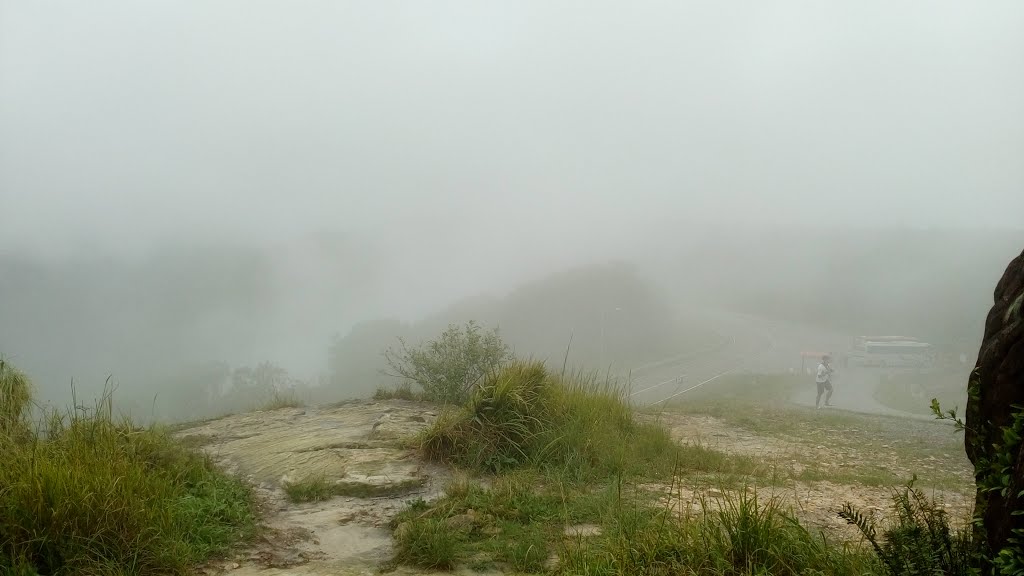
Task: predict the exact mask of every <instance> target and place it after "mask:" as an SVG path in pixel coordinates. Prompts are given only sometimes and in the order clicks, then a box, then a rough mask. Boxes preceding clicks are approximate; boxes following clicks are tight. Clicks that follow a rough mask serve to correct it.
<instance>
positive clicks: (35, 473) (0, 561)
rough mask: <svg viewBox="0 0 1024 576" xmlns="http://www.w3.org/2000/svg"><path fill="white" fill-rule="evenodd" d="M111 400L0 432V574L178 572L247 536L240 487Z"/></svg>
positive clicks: (250, 523) (247, 504)
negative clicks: (18, 432)
mask: <svg viewBox="0 0 1024 576" xmlns="http://www.w3.org/2000/svg"><path fill="white" fill-rule="evenodd" d="M5 369H6V368H5ZM9 374H10V373H7V374H5V376H4V378H5V389H4V391H5V393H6V392H7V391H8V388H7V386H9V384H8V383H9V382H11V381H12V380H11V379H10V376H9ZM5 398H8V396H6V395H5ZM19 398H24V396H19ZM111 406H112V403H111V399H110V396H109V394H108V395H105V396H104V398H103V399H101V400H100V401H99V402H97V404H96V406H95V408H94V409H90V410H85V409H83V408H78V407H76V408H74V409H72V410H70V411H69V412H68V413H59V412H56V411H51V412H50V413H49V414H48V415H47V417H46V418H45V419H44V421H43V422H42V423H41V425H40V428H39V429H38V431H36V432H34V433H30V434H28V435H23V436H20V437H18V436H12V435H10V434H0V444H2V446H0V448H2V450H0V452H2V453H3V456H4V462H3V466H2V467H0V573H15V574H19V573H20V574H185V573H188V572H189V570H190V569H191V568H192V567H193V566H194V565H195V563H197V562H201V561H203V560H204V559H206V558H207V557H209V556H210V555H212V554H215V553H218V552H221V551H224V550H225V549H226V548H227V547H228V546H229V545H231V544H233V543H234V542H236V541H238V540H239V539H242V538H245V537H247V536H248V535H250V534H251V533H252V532H253V530H254V526H255V520H254V506H253V503H252V498H251V494H250V492H249V489H248V488H247V487H246V486H245V485H243V484H242V483H241V482H239V481H237V480H235V479H232V478H229V477H227V476H225V475H223V474H221V473H220V472H218V471H217V470H215V469H214V467H213V465H212V464H211V462H210V461H209V460H208V459H206V458H205V457H203V456H200V455H199V454H197V453H195V452H193V451H191V450H189V449H188V448H186V447H185V446H183V445H182V444H181V443H179V442H177V441H176V440H174V439H173V438H172V437H170V436H169V435H168V434H167V433H165V432H164V431H162V430H160V429H155V428H150V429H143V428H139V427H137V426H135V425H133V424H132V422H130V421H129V420H127V419H125V420H116V419H115V418H114V417H113V414H112V408H111ZM4 410H5V413H8V414H9V413H10V410H11V409H10V404H5V406H4Z"/></svg>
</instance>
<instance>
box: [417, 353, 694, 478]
mask: <svg viewBox="0 0 1024 576" xmlns="http://www.w3.org/2000/svg"><path fill="white" fill-rule="evenodd" d="M420 445H421V448H422V450H423V452H424V454H425V455H426V456H427V457H428V458H430V459H433V460H439V461H445V462H450V463H454V464H457V465H460V466H464V467H467V468H470V469H475V470H480V471H484V472H501V471H504V470H511V469H516V468H522V467H527V466H531V467H537V468H544V469H548V470H555V469H557V470H558V471H560V473H562V474H565V475H568V476H570V477H574V478H576V479H580V480H583V479H587V478H595V477H604V476H607V475H609V474H621V473H630V472H637V471H639V468H640V467H644V466H649V465H650V464H651V463H652V462H654V463H657V465H659V466H662V467H664V468H666V469H670V468H671V467H672V465H673V457H674V456H675V454H676V446H675V444H674V442H673V441H672V438H671V437H670V436H669V434H668V432H667V431H666V430H664V429H663V428H662V427H659V426H656V425H649V424H643V423H639V422H637V421H636V420H634V417H633V413H632V411H631V410H630V408H629V405H628V404H627V402H626V398H625V394H624V391H623V390H622V389H621V388H618V387H616V386H615V385H614V384H611V383H602V382H599V381H597V379H596V378H593V377H587V376H585V375H582V374H572V375H568V376H565V377H563V376H556V375H553V374H549V373H548V371H547V370H546V369H545V367H544V365H543V364H542V363H541V362H533V361H521V360H517V361H513V362H510V363H508V364H506V365H504V366H503V367H501V368H500V369H498V370H496V371H494V372H492V373H491V374H489V375H488V376H487V377H486V378H485V379H484V380H483V381H482V382H481V383H480V385H479V386H478V387H477V388H476V389H475V390H474V391H473V394H472V396H471V397H470V399H469V401H468V402H467V404H466V405H465V406H463V407H461V408H459V409H456V410H454V411H449V412H446V413H444V414H443V415H442V416H441V417H439V418H438V420H437V421H436V422H435V423H434V425H433V426H432V427H431V428H429V429H428V430H426V431H425V432H424V433H423V435H422V436H421V437H420Z"/></svg>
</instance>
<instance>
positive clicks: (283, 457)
mask: <svg viewBox="0 0 1024 576" xmlns="http://www.w3.org/2000/svg"><path fill="white" fill-rule="evenodd" d="M408 404H409V405H404V404H403V403H401V402H393V401H389V402H372V401H364V402H349V403H345V404H342V405H338V406H335V407H330V408H319V409H314V408H309V409H304V408H282V409H279V410H270V411H261V412H251V413H248V414H238V415H233V416H227V417H225V418H221V419H219V420H213V421H210V422H205V423H202V424H199V425H197V426H195V427H193V428H189V429H187V430H183V431H181V432H179V433H178V434H177V435H178V436H179V437H180V438H182V439H184V440H186V441H189V440H191V441H192V442H194V443H195V444H199V445H202V447H203V450H204V451H205V452H207V453H208V454H209V455H210V456H211V457H212V458H213V459H214V460H215V461H216V462H217V463H218V464H219V465H221V466H223V467H224V468H226V469H227V470H229V471H231V472H234V473H236V474H238V475H240V476H242V477H245V478H247V479H249V480H250V481H251V482H252V483H253V484H256V485H259V486H267V487H281V486H283V485H284V484H286V483H288V482H297V481H302V480H305V479H309V478H323V479H326V480H327V481H329V482H339V483H344V484H355V485H359V484H362V485H365V486H367V487H368V488H370V489H378V488H381V487H387V486H389V485H394V486H415V485H417V484H418V482H419V480H420V479H421V464H420V462H419V461H418V460H417V459H416V458H415V457H414V454H413V452H412V451H411V450H410V449H408V448H406V447H403V446H402V445H401V440H402V439H404V438H408V437H412V436H414V435H415V434H417V433H419V432H420V431H421V430H423V429H424V428H426V427H427V426H428V425H429V424H430V423H431V422H432V421H433V419H434V417H435V416H436V414H435V413H434V412H432V411H430V410H429V409H426V408H424V407H423V406H422V405H416V404H414V403H408Z"/></svg>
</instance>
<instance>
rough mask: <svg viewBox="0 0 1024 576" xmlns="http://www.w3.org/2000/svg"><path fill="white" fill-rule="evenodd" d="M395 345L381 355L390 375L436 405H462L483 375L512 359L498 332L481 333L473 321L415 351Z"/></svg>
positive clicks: (449, 331)
mask: <svg viewBox="0 0 1024 576" xmlns="http://www.w3.org/2000/svg"><path fill="white" fill-rule="evenodd" d="M398 341H399V346H398V348H388V349H387V350H386V351H385V352H384V358H385V360H386V361H387V364H388V367H389V368H390V369H391V370H392V374H391V375H392V376H397V377H400V378H403V379H405V380H406V382H411V383H415V384H417V385H418V386H419V387H420V388H422V389H423V394H424V397H425V398H426V399H428V400H433V401H437V402H447V403H453V404H459V403H462V402H463V401H465V400H466V398H468V397H469V395H470V393H471V392H472V390H473V387H474V386H475V385H476V384H477V383H478V382H479V381H480V380H481V379H482V378H483V377H484V376H485V375H486V374H488V373H490V372H493V371H494V370H496V369H497V368H498V367H499V366H501V365H502V364H503V363H505V362H507V361H509V360H510V359H511V358H512V355H511V351H510V350H509V347H508V345H507V344H505V343H504V342H503V341H502V340H501V337H500V336H499V335H498V330H497V329H494V330H491V331H487V332H484V331H482V330H481V328H480V326H479V325H478V324H476V323H475V322H472V321H470V322H468V323H467V324H466V325H465V326H457V325H455V324H452V325H450V326H448V329H447V330H445V331H444V332H443V333H441V335H440V336H439V337H438V338H437V339H436V340H431V341H429V342H427V343H426V344H423V345H421V346H418V347H410V346H409V345H408V344H407V343H406V341H405V340H404V339H402V338H399V339H398Z"/></svg>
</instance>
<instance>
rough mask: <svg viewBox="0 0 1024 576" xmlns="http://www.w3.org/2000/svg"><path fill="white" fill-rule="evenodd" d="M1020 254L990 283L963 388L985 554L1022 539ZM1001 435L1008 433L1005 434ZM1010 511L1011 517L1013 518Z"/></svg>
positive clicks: (1023, 276) (1023, 283)
mask: <svg viewBox="0 0 1024 576" xmlns="http://www.w3.org/2000/svg"><path fill="white" fill-rule="evenodd" d="M1022 300H1024V253H1021V255H1020V256H1017V257H1016V258H1015V259H1013V261H1011V262H1010V265H1009V266H1008V267H1007V268H1006V272H1005V273H1004V274H1003V277H1002V279H1000V280H999V283H998V284H997V285H996V290H995V303H994V304H993V306H992V309H991V311H990V312H989V314H988V318H987V319H986V321H985V334H984V339H983V340H982V344H981V349H980V351H979V353H978V362H977V364H976V365H975V368H974V372H973V373H972V375H971V379H970V382H969V384H968V393H969V395H968V402H967V414H966V422H965V425H966V431H965V444H966V449H967V455H968V457H969V458H970V459H971V462H972V463H973V464H974V467H975V478H976V481H977V486H978V493H977V504H976V512H977V515H978V516H979V517H980V518H981V520H982V522H981V524H980V526H979V532H978V534H977V536H978V537H980V538H983V539H984V540H986V541H987V543H988V545H989V552H990V553H991V554H998V553H999V552H1000V551H1001V550H1011V551H1012V550H1013V549H1014V548H1016V549H1017V550H1018V553H1019V548H1020V547H1021V545H1022V544H1021V543H1019V542H1018V543H1014V541H1013V539H1015V538H1020V537H1021V536H1022V535H1024V515H1022V513H1021V512H1019V511H1020V510H1022V509H1024V498H1022V497H1021V496H1020V494H1021V491H1022V490H1024V443H1022V442H1020V440H1019V439H1017V440H1014V434H1018V435H1019V434H1020V433H1021V432H1024V430H1022V429H1024V413H1022V410H1024V408H1022V407H1024V320H1022V315H1024V309H1022V308H1024V302H1022ZM1007 431H1010V433H1009V434H1007ZM1015 512H1016V514H1015Z"/></svg>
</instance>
